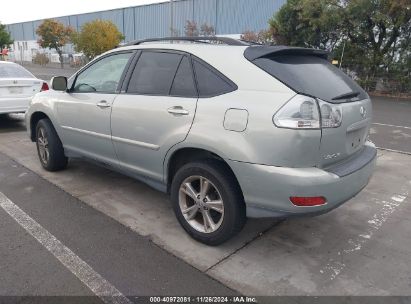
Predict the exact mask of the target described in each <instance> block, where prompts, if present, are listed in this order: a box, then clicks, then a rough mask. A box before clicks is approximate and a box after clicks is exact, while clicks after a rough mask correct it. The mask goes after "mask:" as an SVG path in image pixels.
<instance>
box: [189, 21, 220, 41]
mask: <svg viewBox="0 0 411 304" xmlns="http://www.w3.org/2000/svg"><path fill="white" fill-rule="evenodd" d="M184 33H185V35H186V37H198V36H215V29H214V27H213V26H212V25H209V24H207V23H203V24H202V25H201V26H200V29H198V26H197V22H195V21H190V20H187V22H186V25H185V26H184Z"/></svg>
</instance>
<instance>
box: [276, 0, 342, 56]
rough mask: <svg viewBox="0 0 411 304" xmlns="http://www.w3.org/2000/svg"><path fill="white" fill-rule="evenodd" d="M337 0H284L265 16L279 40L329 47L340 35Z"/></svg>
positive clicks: (306, 45)
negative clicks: (277, 8)
mask: <svg viewBox="0 0 411 304" xmlns="http://www.w3.org/2000/svg"><path fill="white" fill-rule="evenodd" d="M340 2H341V1H340V0H288V1H287V2H286V4H284V5H283V6H282V7H281V8H280V10H279V11H278V12H277V14H276V15H274V16H273V18H271V19H270V20H269V25H270V29H271V31H272V33H273V36H274V39H275V40H276V42H277V43H279V44H286V45H292V46H303V47H314V48H321V49H327V50H330V51H331V50H333V49H334V47H335V45H336V43H337V42H338V41H339V40H340V38H341V32H342V26H341V19H342V18H341V15H340V14H341V10H340V6H339V5H340V4H339V3H340Z"/></svg>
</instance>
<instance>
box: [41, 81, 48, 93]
mask: <svg viewBox="0 0 411 304" xmlns="http://www.w3.org/2000/svg"><path fill="white" fill-rule="evenodd" d="M48 90H49V85H48V84H47V82H43V84H42V86H41V89H40V92H43V91H48Z"/></svg>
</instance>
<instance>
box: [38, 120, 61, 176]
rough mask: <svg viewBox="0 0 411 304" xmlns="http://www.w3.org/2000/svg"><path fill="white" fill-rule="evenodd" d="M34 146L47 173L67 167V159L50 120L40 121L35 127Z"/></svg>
mask: <svg viewBox="0 0 411 304" xmlns="http://www.w3.org/2000/svg"><path fill="white" fill-rule="evenodd" d="M36 146H37V153H38V156H39V159H40V163H41V165H42V166H43V168H44V169H46V170H47V171H51V172H54V171H60V170H63V169H65V168H66V167H67V163H68V158H67V157H66V156H65V155H64V148H63V145H62V143H61V141H60V138H59V136H58V135H57V132H56V130H55V129H54V127H53V124H52V123H51V121H50V119H47V118H45V119H41V120H40V121H39V122H38V123H37V125H36Z"/></svg>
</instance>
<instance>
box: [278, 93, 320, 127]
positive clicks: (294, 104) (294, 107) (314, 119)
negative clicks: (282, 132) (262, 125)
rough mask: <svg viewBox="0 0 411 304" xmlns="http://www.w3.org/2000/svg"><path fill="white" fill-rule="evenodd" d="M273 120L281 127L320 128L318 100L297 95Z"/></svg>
mask: <svg viewBox="0 0 411 304" xmlns="http://www.w3.org/2000/svg"><path fill="white" fill-rule="evenodd" d="M273 122H274V124H275V125H276V126H277V127H280V128H289V129H319V128H320V115H319V112H318V105H317V101H316V100H315V99H314V98H311V97H308V96H304V95H296V96H295V97H293V98H292V99H291V100H289V101H288V102H287V103H286V104H285V105H284V106H283V107H282V108H281V109H280V110H279V111H278V112H277V113H276V114H275V115H274V118H273Z"/></svg>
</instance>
